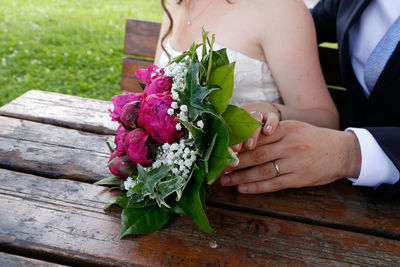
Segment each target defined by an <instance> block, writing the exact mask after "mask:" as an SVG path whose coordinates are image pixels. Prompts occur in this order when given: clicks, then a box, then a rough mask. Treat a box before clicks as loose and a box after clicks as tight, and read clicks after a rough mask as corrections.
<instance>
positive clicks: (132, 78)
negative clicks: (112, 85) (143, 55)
mask: <svg viewBox="0 0 400 267" xmlns="http://www.w3.org/2000/svg"><path fill="white" fill-rule="evenodd" d="M152 63H153V62H152V61H149V60H142V59H135V58H129V57H126V58H124V62H123V64H122V79H121V89H122V90H124V91H130V92H141V91H143V90H142V87H140V85H139V83H140V82H141V80H140V79H139V78H137V77H136V74H135V72H136V70H137V69H145V68H146V69H147V67H148V66H149V65H151V64H152Z"/></svg>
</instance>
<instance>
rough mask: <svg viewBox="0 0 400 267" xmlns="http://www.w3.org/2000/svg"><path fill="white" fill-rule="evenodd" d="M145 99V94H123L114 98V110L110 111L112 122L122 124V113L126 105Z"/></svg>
mask: <svg viewBox="0 0 400 267" xmlns="http://www.w3.org/2000/svg"><path fill="white" fill-rule="evenodd" d="M143 98H144V94H143V93H122V94H120V95H115V96H113V97H112V98H111V100H112V102H113V104H114V110H113V111H111V109H109V110H108V111H110V116H111V120H112V121H118V122H120V115H121V111H122V108H123V107H124V106H125V104H126V103H129V102H132V101H142V100H143Z"/></svg>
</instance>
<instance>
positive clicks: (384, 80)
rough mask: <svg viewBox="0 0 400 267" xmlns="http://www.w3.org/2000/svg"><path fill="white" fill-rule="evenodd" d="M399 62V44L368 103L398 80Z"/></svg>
mask: <svg viewBox="0 0 400 267" xmlns="http://www.w3.org/2000/svg"><path fill="white" fill-rule="evenodd" d="M399 60H400V43H398V44H397V47H396V49H395V50H394V51H393V53H392V56H391V57H390V58H389V60H388V62H387V63H386V66H385V68H384V69H383V71H382V73H381V75H380V76H379V78H378V80H377V81H376V84H375V86H374V88H373V89H372V91H371V95H370V96H369V98H368V103H371V102H372V101H373V100H374V99H375V98H376V97H377V96H378V95H379V94H380V93H381V92H382V91H383V90H384V89H385V88H389V87H390V86H391V85H390V83H391V82H392V81H393V79H395V78H398V75H399V71H400V70H399V69H398V68H397V67H396V66H398V61H399Z"/></svg>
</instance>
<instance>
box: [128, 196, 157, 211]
mask: <svg viewBox="0 0 400 267" xmlns="http://www.w3.org/2000/svg"><path fill="white" fill-rule="evenodd" d="M154 205H157V202H156V201H155V200H154V199H148V198H146V199H144V200H143V201H141V202H137V203H133V204H131V203H128V208H134V209H139V208H144V207H150V206H154Z"/></svg>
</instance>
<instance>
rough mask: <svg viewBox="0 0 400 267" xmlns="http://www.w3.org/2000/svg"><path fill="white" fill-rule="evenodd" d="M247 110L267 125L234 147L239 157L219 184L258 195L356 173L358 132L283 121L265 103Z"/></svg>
mask: <svg viewBox="0 0 400 267" xmlns="http://www.w3.org/2000/svg"><path fill="white" fill-rule="evenodd" d="M243 108H245V109H246V110H247V111H249V112H250V113H251V114H252V115H253V116H254V117H255V118H256V119H258V120H259V121H262V122H263V123H264V125H263V126H262V127H260V129H258V130H257V131H256V132H255V133H254V134H253V135H252V136H251V137H250V138H249V139H248V140H247V141H245V142H244V143H242V144H239V145H236V146H235V147H233V148H232V149H233V150H234V151H237V152H238V158H239V160H240V161H239V164H238V165H237V166H235V167H228V168H226V169H225V171H224V174H222V175H221V177H220V179H219V182H220V184H221V185H223V186H237V190H238V191H239V192H241V193H247V194H258V193H266V192H273V191H278V190H282V189H287V188H300V187H308V186H318V185H324V184H328V183H331V182H334V181H336V180H338V179H340V178H344V177H358V175H359V172H360V166H361V152H360V147H359V143H358V139H357V137H356V136H355V134H354V133H352V132H343V131H338V130H332V129H327V128H322V127H316V126H313V125H310V124H307V123H304V122H300V121H293V120H282V121H279V113H277V112H276V108H275V107H273V106H271V105H270V104H269V103H266V102H255V103H250V104H247V105H245V106H243Z"/></svg>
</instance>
